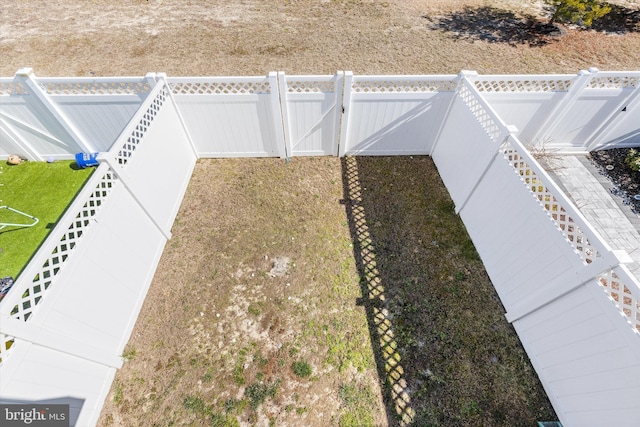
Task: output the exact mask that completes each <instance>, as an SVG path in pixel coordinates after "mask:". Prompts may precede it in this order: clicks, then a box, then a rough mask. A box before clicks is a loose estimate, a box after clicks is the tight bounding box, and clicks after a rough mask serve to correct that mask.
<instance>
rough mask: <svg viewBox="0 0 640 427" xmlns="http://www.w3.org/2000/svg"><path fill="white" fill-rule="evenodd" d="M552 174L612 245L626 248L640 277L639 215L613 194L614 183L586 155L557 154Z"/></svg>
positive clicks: (631, 266) (624, 249) (583, 213)
mask: <svg viewBox="0 0 640 427" xmlns="http://www.w3.org/2000/svg"><path fill="white" fill-rule="evenodd" d="M549 169H550V174H551V176H553V177H554V179H555V180H556V183H557V184H558V185H560V187H562V188H563V190H565V194H566V195H567V196H568V197H569V198H570V199H571V200H572V201H573V203H574V204H575V206H576V207H577V208H578V209H579V210H580V212H581V213H582V215H584V217H585V218H586V219H587V220H588V221H589V222H590V223H591V225H592V226H593V228H594V229H595V230H596V231H597V232H598V233H600V235H601V236H602V237H603V238H604V239H605V240H606V242H607V243H608V244H609V246H610V247H611V249H613V250H623V251H625V252H627V254H628V255H629V257H631V259H632V260H633V262H631V263H628V264H626V266H627V267H628V268H629V270H630V271H631V272H632V273H633V274H634V276H635V277H636V278H637V279H638V280H640V217H638V215H636V214H635V213H633V212H632V211H631V209H630V208H629V206H627V205H624V204H623V203H622V199H621V198H620V197H618V196H614V195H612V194H611V191H610V190H611V188H613V183H612V182H611V181H610V180H609V178H607V177H606V176H604V175H601V174H600V173H599V171H598V169H597V167H596V166H595V165H593V164H592V163H591V161H590V160H589V159H588V158H587V156H556V157H554V158H553V159H552V160H551V162H550V164H549Z"/></svg>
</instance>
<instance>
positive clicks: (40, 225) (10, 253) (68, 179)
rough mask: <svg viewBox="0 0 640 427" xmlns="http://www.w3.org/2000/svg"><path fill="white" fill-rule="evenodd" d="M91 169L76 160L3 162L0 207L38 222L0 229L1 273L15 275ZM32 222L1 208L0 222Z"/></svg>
mask: <svg viewBox="0 0 640 427" xmlns="http://www.w3.org/2000/svg"><path fill="white" fill-rule="evenodd" d="M91 172H92V169H78V168H76V167H75V162H70V161H62V162H54V163H45V162H25V163H21V164H19V165H9V164H8V163H4V162H3V163H2V165H1V166H0V206H8V207H10V208H13V209H16V210H18V211H20V212H23V213H26V214H28V215H30V216H32V217H35V218H37V219H38V222H37V224H36V225H34V226H31V227H16V226H9V227H5V228H3V229H1V230H0V276H2V277H5V276H12V277H14V278H17V277H18V275H19V274H20V272H21V271H22V269H23V268H24V267H25V266H26V265H27V263H28V261H29V259H30V258H31V256H32V255H33V254H34V252H35V251H36V250H37V249H38V247H39V246H40V244H41V243H42V242H43V241H44V239H45V238H46V236H47V235H48V234H49V232H50V231H51V230H52V229H53V228H54V227H55V224H56V222H57V221H58V220H59V219H60V217H61V216H62V214H63V213H64V211H65V209H66V208H67V206H68V205H69V204H70V203H71V201H72V200H73V198H74V197H75V195H76V194H77V193H78V191H80V189H81V188H82V185H83V184H84V183H85V181H86V180H87V179H88V178H89V176H90V174H91ZM34 222H35V221H34V220H33V219H31V218H28V217H26V216H23V215H20V214H18V213H15V212H13V211H11V210H8V209H2V210H0V223H13V224H26V225H30V224H32V223H34Z"/></svg>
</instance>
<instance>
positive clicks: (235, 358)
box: [0, 0, 640, 426]
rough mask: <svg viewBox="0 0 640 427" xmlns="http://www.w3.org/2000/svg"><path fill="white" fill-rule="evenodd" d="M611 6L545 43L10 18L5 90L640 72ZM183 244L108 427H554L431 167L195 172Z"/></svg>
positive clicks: (470, 14) (197, 18)
mask: <svg viewBox="0 0 640 427" xmlns="http://www.w3.org/2000/svg"><path fill="white" fill-rule="evenodd" d="M616 4H618V5H619V8H620V9H618V12H620V11H621V13H622V14H620V15H618V18H619V19H617V20H616V19H613V20H611V21H610V22H609V23H608V24H606V25H601V26H600V27H599V28H598V30H597V31H596V30H589V31H585V30H580V29H577V28H571V27H570V28H567V34H566V35H565V36H563V37H560V38H553V37H549V36H546V35H544V34H538V33H536V32H534V31H532V30H531V28H532V27H531V23H532V19H536V18H539V19H541V20H544V19H546V18H545V16H548V12H547V11H545V9H544V4H543V3H542V2H541V1H539V0H536V1H516V0H395V1H378V0H342V1H336V0H268V1H267V0H264V1H258V0H229V1H204V0H202V1H198V0H191V1H188V0H175V1H161V0H150V1H143V0H133V1H129V2H112V1H106V0H86V1H83V2H76V1H70V0H60V1H56V2H45V1H40V0H38V1H28V2H26V1H17V0H4V1H3V3H2V6H0V57H2V61H0V75H1V76H12V75H13V74H14V73H15V72H16V70H17V69H18V68H20V67H25V66H28V67H33V68H34V70H35V73H36V74H37V75H39V76H87V77H89V76H114V75H144V74H145V73H147V72H166V73H167V74H169V75H172V76H196V75H265V74H266V73H268V72H269V71H278V70H282V71H285V72H287V73H288V74H333V73H334V72H335V71H337V70H350V71H353V72H354V73H357V74H455V73H458V72H459V71H460V70H463V69H464V70H476V71H478V72H479V73H484V74H493V73H495V74H509V73H518V74H528V73H575V72H577V71H578V70H580V69H586V68H590V67H597V68H599V69H601V70H637V69H639V67H640V31H639V28H638V21H637V15H634V14H633V13H632V12H634V11H635V10H636V9H637V5H636V3H635V2H634V1H628V0H620V1H616ZM622 17H623V18H624V19H623V18H622ZM172 232H173V236H174V237H173V239H172V240H171V241H169V243H168V244H167V248H166V250H165V253H164V255H163V257H162V260H161V262H160V265H159V268H158V271H157V274H156V276H155V277H154V281H153V283H152V285H151V289H150V291H149V295H148V297H147V300H146V301H145V304H144V307H143V309H142V312H141V314H140V317H139V320H138V323H137V325H136V328H135V330H134V332H133V336H132V338H131V341H130V343H129V345H128V346H127V350H126V351H125V354H124V356H126V357H127V359H128V361H127V362H126V363H125V365H124V367H123V368H122V369H121V370H120V371H119V372H118V373H117V375H116V379H115V381H114V385H113V387H112V389H111V391H110V393H109V396H108V398H107V402H106V404H105V407H104V409H103V413H102V416H101V419H100V421H99V425H100V426H140V425H148V426H151V425H153V426H156V425H157V426H169V425H214V426H233V425H258V426H270V425H278V426H299V425H305V426H328V425H341V426H364V425H376V426H377V425H380V426H381V425H414V426H422V425H455V426H463V425H492V426H499V425H504V426H513V425H534V424H535V421H536V420H542V419H555V414H554V413H553V410H552V408H551V407H550V405H549V402H548V400H547V399H546V396H545V395H544V392H543V390H542V389H541V386H540V384H539V382H538V381H537V378H536V377H535V373H534V372H533V371H532V368H531V366H530V364H529V362H528V359H527V357H526V354H525V353H524V351H523V349H522V347H521V346H520V344H519V342H518V340H517V337H516V336H515V334H514V332H513V329H512V328H511V326H510V325H508V324H507V323H506V321H505V319H504V316H503V314H504V310H503V308H502V306H501V305H500V302H499V300H498V298H497V296H496V295H495V292H494V291H493V288H492V286H491V283H490V281H489V279H488V277H487V276H486V273H485V272H484V269H483V267H482V264H481V262H480V261H479V260H478V259H477V256H476V254H475V251H474V249H473V245H472V244H471V243H470V241H469V239H468V236H467V235H466V232H465V231H464V227H463V226H462V224H461V222H460V221H459V218H457V216H456V215H455V214H454V213H453V209H452V204H451V201H450V199H449V198H448V195H447V193H446V190H445V189H444V187H443V186H442V183H441V182H440V180H439V178H438V176H437V171H436V169H435V167H434V166H433V163H432V162H431V160H430V159H428V158H420V157H416V158H408V157H407V158H395V159H391V158H377V159H367V158H358V159H336V158H314V159H294V160H293V161H292V162H290V163H284V162H283V161H282V160H280V159H261V160H256V159H242V160H240V159H238V160H201V161H199V162H198V164H197V165H196V170H195V173H194V176H193V179H192V181H191V183H190V186H189V189H188V191H187V195H186V197H185V201H184V203H183V205H182V207H181V209H180V212H179V214H178V218H177V220H176V223H175V225H174V227H173V230H172ZM418 296H419V298H418Z"/></svg>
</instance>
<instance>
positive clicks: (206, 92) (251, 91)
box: [167, 73, 286, 158]
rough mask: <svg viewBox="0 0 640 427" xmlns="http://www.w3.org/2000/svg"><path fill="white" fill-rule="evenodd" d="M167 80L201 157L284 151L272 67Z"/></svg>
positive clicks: (272, 154) (271, 154)
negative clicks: (255, 72)
mask: <svg viewBox="0 0 640 427" xmlns="http://www.w3.org/2000/svg"><path fill="white" fill-rule="evenodd" d="M167 80H168V82H169V87H170V88H171V92H172V93H173V96H174V98H175V100H176V102H177V105H178V108H179V110H180V113H181V114H182V117H183V118H184V121H185V124H186V127H187V129H189V134H190V135H191V137H192V138H193V143H194V146H195V147H196V150H197V152H198V155H199V156H200V157H205V158H206V157H286V150H285V144H284V132H283V127H282V111H281V109H280V96H279V90H278V78H277V73H270V74H269V75H268V76H266V77H202V78H187V77H177V78H169V79H167Z"/></svg>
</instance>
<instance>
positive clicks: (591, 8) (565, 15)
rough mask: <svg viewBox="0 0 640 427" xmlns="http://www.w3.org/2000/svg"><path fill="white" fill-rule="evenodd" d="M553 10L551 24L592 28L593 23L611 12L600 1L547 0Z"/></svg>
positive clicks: (609, 8) (609, 7)
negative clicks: (559, 23) (563, 23)
mask: <svg viewBox="0 0 640 427" xmlns="http://www.w3.org/2000/svg"><path fill="white" fill-rule="evenodd" d="M545 2H546V3H547V4H548V5H550V6H551V7H552V8H553V11H554V12H553V15H552V16H551V20H550V21H549V23H550V24H553V23H554V22H556V21H557V22H566V23H569V24H578V25H581V26H585V27H590V26H591V24H593V21H594V20H596V19H598V18H601V17H603V16H604V15H606V14H607V13H609V12H611V6H609V5H607V4H606V3H603V2H601V1H599V0H545Z"/></svg>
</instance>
